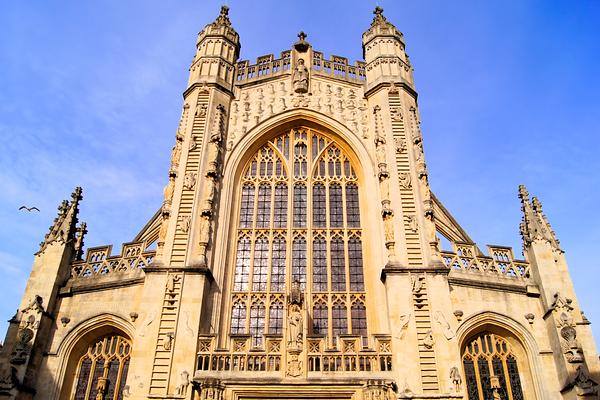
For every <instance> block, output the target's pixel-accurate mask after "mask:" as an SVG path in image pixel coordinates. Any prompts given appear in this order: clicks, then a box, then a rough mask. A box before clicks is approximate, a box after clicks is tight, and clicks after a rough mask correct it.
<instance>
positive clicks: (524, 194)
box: [519, 185, 529, 201]
mask: <svg viewBox="0 0 600 400" xmlns="http://www.w3.org/2000/svg"><path fill="white" fill-rule="evenodd" d="M519 198H520V199H521V201H529V192H528V191H527V188H526V187H525V185H519Z"/></svg>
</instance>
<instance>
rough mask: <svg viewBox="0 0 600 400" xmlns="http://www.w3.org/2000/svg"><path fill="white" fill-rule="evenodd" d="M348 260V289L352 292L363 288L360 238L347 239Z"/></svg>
mask: <svg viewBox="0 0 600 400" xmlns="http://www.w3.org/2000/svg"><path fill="white" fill-rule="evenodd" d="M348 262H349V264H350V290H351V291H353V292H356V291H363V290H365V282H364V277H363V255H362V242H361V241H360V239H356V238H353V239H350V240H348Z"/></svg>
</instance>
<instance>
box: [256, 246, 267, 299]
mask: <svg viewBox="0 0 600 400" xmlns="http://www.w3.org/2000/svg"><path fill="white" fill-rule="evenodd" d="M268 258H269V241H268V239H265V238H260V239H257V240H256V243H255V244H254V269H253V271H252V290H253V291H255V292H262V291H265V290H267V264H268Z"/></svg>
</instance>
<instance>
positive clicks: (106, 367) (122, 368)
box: [71, 334, 131, 400]
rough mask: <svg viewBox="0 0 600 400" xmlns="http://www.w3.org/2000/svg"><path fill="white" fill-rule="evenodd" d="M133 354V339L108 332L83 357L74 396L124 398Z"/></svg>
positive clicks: (81, 399)
mask: <svg viewBox="0 0 600 400" xmlns="http://www.w3.org/2000/svg"><path fill="white" fill-rule="evenodd" d="M130 357H131V342H130V341H129V340H128V339H126V338H125V337H123V336H121V335H116V334H113V335H108V336H104V337H102V338H100V339H98V340H96V341H94V342H93V343H92V344H90V345H89V347H88V348H87V351H86V352H85V353H84V354H83V356H81V358H80V359H79V362H78V364H77V372H76V375H75V392H74V394H73V396H72V397H71V398H72V399H75V400H95V399H97V398H102V399H106V400H119V399H122V398H123V390H124V388H125V384H126V382H127V371H128V369H129V359H130Z"/></svg>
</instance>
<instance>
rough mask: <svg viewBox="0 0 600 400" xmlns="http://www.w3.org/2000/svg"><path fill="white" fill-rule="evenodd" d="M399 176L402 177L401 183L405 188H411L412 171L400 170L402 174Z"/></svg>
mask: <svg viewBox="0 0 600 400" xmlns="http://www.w3.org/2000/svg"><path fill="white" fill-rule="evenodd" d="M398 178H399V179H400V185H401V186H402V188H403V189H410V188H411V185H410V173H408V172H400V174H398Z"/></svg>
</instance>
